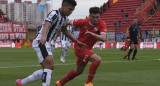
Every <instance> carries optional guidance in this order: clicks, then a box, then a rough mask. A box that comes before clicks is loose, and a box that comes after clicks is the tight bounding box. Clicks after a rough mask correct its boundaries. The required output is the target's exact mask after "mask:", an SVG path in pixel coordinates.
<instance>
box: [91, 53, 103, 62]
mask: <svg viewBox="0 0 160 86" xmlns="http://www.w3.org/2000/svg"><path fill="white" fill-rule="evenodd" d="M89 60H90V61H98V62H100V61H101V57H100V56H99V55H97V54H93V55H92V56H91V57H90V59H89Z"/></svg>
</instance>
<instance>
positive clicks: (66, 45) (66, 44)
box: [61, 40, 70, 50]
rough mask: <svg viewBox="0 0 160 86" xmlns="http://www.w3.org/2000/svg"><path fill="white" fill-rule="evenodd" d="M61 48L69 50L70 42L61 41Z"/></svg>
mask: <svg viewBox="0 0 160 86" xmlns="http://www.w3.org/2000/svg"><path fill="white" fill-rule="evenodd" d="M61 44H62V47H65V48H66V49H67V50H68V49H69V48H70V42H69V41H63V40H62V41H61Z"/></svg>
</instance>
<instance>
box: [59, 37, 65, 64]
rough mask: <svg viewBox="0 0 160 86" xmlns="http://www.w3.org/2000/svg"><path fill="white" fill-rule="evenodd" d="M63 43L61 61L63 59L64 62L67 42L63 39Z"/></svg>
mask: <svg viewBox="0 0 160 86" xmlns="http://www.w3.org/2000/svg"><path fill="white" fill-rule="evenodd" d="M61 43H62V50H61V58H60V61H62V62H65V60H64V55H65V52H66V51H65V50H66V42H65V41H63V40H62V41H61Z"/></svg>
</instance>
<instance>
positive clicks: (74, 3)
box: [62, 0, 77, 6]
mask: <svg viewBox="0 0 160 86" xmlns="http://www.w3.org/2000/svg"><path fill="white" fill-rule="evenodd" d="M64 3H68V4H70V5H73V6H77V2H76V1H75V0H63V1H62V5H63V4H64Z"/></svg>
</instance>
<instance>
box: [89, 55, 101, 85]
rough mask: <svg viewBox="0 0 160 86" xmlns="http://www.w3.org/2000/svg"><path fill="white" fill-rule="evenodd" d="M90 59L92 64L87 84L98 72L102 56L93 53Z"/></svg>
mask: <svg viewBox="0 0 160 86" xmlns="http://www.w3.org/2000/svg"><path fill="white" fill-rule="evenodd" d="M89 60H90V61H91V62H92V64H91V66H90V69H89V74H88V79H87V82H86V84H89V83H92V80H93V78H94V76H95V74H96V71H97V68H98V67H99V65H100V63H101V57H100V56H98V55H97V54H93V55H92V56H91V57H90V59H89Z"/></svg>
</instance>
